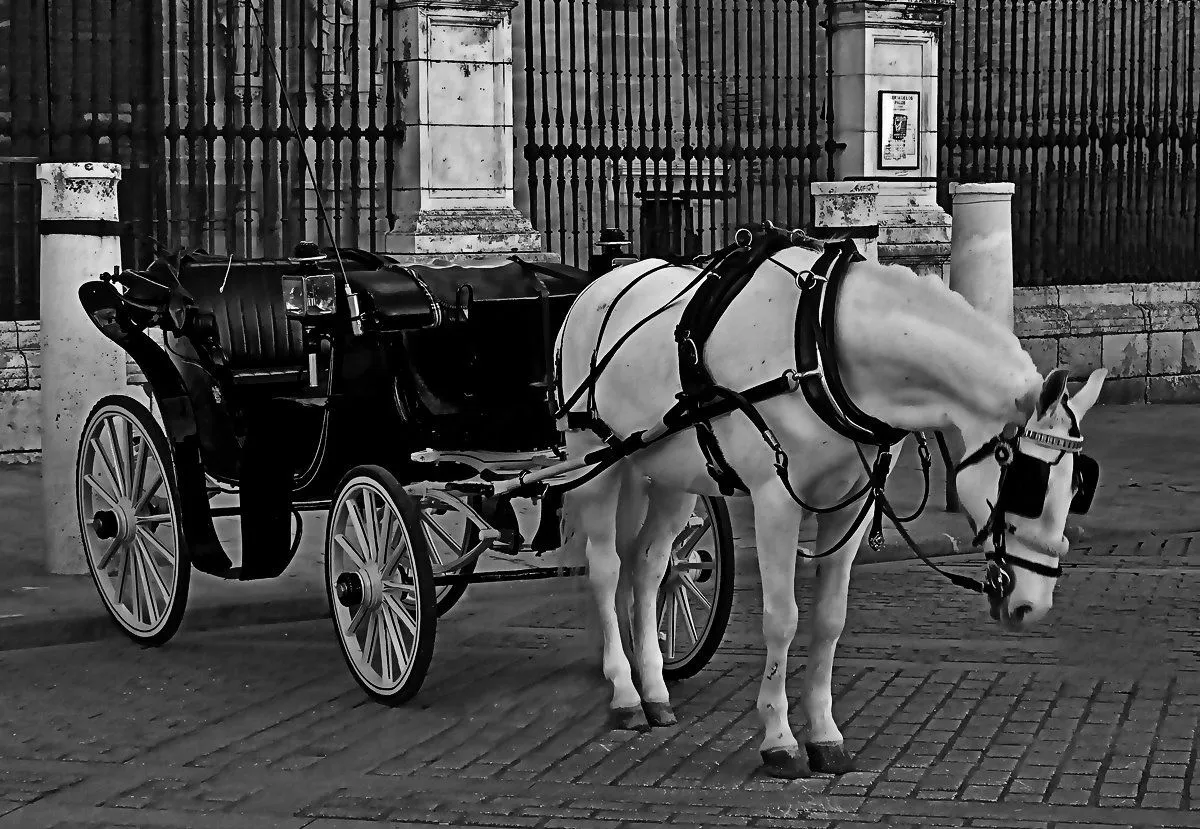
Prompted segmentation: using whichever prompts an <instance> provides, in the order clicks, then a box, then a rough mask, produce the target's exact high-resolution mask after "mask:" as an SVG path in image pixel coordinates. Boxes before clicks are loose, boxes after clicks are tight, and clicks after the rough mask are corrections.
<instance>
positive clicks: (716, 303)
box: [668, 232, 792, 496]
mask: <svg viewBox="0 0 1200 829" xmlns="http://www.w3.org/2000/svg"><path fill="white" fill-rule="evenodd" d="M791 244H792V243H791V240H790V239H789V237H788V235H787V234H786V233H782V232H775V233H766V234H763V235H762V236H760V237H759V238H758V239H757V240H755V241H754V242H753V243H752V244H751V245H750V247H748V248H740V249H736V250H734V251H733V252H731V253H730V254H729V255H728V256H726V257H725V258H724V259H722V260H721V262H720V263H719V264H718V265H717V267H715V268H714V269H713V270H712V272H711V273H710V274H709V275H708V277H707V278H706V279H705V280H704V281H703V282H701V283H700V286H699V287H698V288H697V289H696V292H695V293H694V294H692V297H691V299H690V300H688V304H687V306H685V307H684V309H683V313H682V315H681V316H680V318H679V324H678V326H676V328H675V342H676V345H677V347H678V349H679V381H680V386H681V388H682V391H680V393H679V394H678V395H677V399H678V401H679V402H678V403H677V404H676V406H675V407H674V408H673V409H672V410H671V413H670V414H669V415H668V417H669V418H675V419H684V418H686V417H687V415H688V413H689V412H693V413H694V412H695V410H696V409H697V408H699V407H702V406H704V405H706V404H711V403H713V402H715V401H717V400H720V399H723V397H724V396H723V395H722V394H720V393H719V392H718V391H717V388H716V386H715V383H714V380H713V377H712V374H710V373H709V371H708V367H707V366H706V365H705V364H704V347H705V345H706V344H707V343H708V338H709V336H710V335H711V334H712V332H713V329H714V328H715V327H716V325H717V322H718V321H719V320H720V319H721V315H722V314H724V313H725V311H726V309H728V308H729V306H730V304H731V303H732V302H733V300H734V299H736V298H737V296H738V294H740V293H741V292H742V289H743V288H745V287H746V285H747V284H748V283H749V282H750V279H751V278H752V277H753V276H754V274H755V272H756V271H757V270H758V268H759V267H760V266H761V265H762V264H763V263H764V262H766V261H767V260H768V259H770V258H771V257H772V256H774V255H775V254H776V253H778V252H779V251H781V250H783V249H784V248H787V247H790V246H791ZM726 399H727V398H726ZM696 441H697V443H699V444H700V451H701V452H702V453H703V454H704V460H705V462H706V464H707V467H708V473H709V475H711V476H712V477H713V480H715V481H716V482H717V486H718V487H719V489H720V491H721V494H722V495H726V496H729V495H733V494H735V493H738V492H743V493H745V492H748V490H747V488H746V485H745V483H743V481H742V479H741V477H740V476H739V475H738V474H737V472H736V471H735V470H734V469H733V468H732V467H731V466H730V465H729V462H728V461H727V460H725V455H724V454H723V453H722V452H721V446H720V443H719V442H718V440H717V436H716V435H715V434H714V433H713V430H712V426H711V425H710V424H709V422H708V421H707V420H700V421H698V422H697V423H696Z"/></svg>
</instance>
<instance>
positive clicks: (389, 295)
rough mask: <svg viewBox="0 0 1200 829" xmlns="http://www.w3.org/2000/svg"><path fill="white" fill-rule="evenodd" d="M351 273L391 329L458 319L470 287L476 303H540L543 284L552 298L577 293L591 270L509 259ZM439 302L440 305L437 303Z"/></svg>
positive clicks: (382, 322) (354, 284) (358, 288)
mask: <svg viewBox="0 0 1200 829" xmlns="http://www.w3.org/2000/svg"><path fill="white" fill-rule="evenodd" d="M346 277H347V279H348V280H349V282H350V286H351V287H352V288H353V289H354V290H355V291H356V292H358V293H359V294H360V296H365V297H366V298H367V299H368V302H369V312H370V314H371V315H372V317H373V318H374V320H375V322H376V324H377V325H379V326H380V327H381V328H384V329H391V330H404V329H414V328H426V327H430V326H432V325H434V324H436V323H437V322H438V320H439V318H440V319H441V320H442V321H445V320H446V319H448V318H453V317H454V316H455V311H456V310H457V309H458V307H459V302H460V297H461V293H460V290H461V289H463V288H464V286H465V287H466V288H467V289H469V293H470V296H471V301H472V303H480V302H484V303H500V302H520V301H522V300H524V301H526V302H530V301H533V302H536V301H538V299H539V297H540V296H541V285H542V284H544V285H545V286H546V290H547V291H548V292H549V295H550V296H551V297H560V296H570V297H574V296H575V295H576V294H577V293H579V291H580V290H581V289H582V288H583V286H584V285H586V284H587V281H588V277H587V273H586V272H585V271H581V270H579V269H577V268H572V267H570V266H566V265H544V264H542V263H537V264H536V265H531V264H530V263H527V262H523V261H514V260H508V259H505V260H492V261H487V262H482V263H480V264H477V265H476V264H458V263H450V262H443V263H438V262H435V263H433V264H428V265H400V264H395V263H392V264H386V265H384V266H383V267H380V268H376V269H373V270H369V271H367V270H355V271H348V272H347V274H346ZM435 303H436V305H437V306H439V307H436V308H435Z"/></svg>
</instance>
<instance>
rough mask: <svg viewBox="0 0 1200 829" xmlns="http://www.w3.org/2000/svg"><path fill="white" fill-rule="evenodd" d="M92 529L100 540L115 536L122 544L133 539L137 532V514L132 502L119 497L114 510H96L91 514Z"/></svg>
mask: <svg viewBox="0 0 1200 829" xmlns="http://www.w3.org/2000/svg"><path fill="white" fill-rule="evenodd" d="M91 524H92V529H93V530H94V531H95V533H96V537H97V538H100V539H101V540H107V539H110V538H115V539H117V540H118V541H120V543H122V544H128V543H129V542H130V541H133V537H134V536H135V535H136V534H137V515H136V514H135V513H134V511H133V504H131V503H129V501H128V500H126V499H121V504H120V506H119V507H118V508H117V509H115V510H108V509H102V510H97V511H96V512H95V513H94V514H93V515H92V521H91Z"/></svg>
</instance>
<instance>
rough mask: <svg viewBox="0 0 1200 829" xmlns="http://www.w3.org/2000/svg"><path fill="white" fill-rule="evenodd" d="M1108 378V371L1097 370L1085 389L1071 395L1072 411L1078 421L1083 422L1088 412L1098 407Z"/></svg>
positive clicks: (1085, 384)
mask: <svg viewBox="0 0 1200 829" xmlns="http://www.w3.org/2000/svg"><path fill="white" fill-rule="evenodd" d="M1107 376H1108V369H1106V368H1098V369H1096V370H1095V371H1093V372H1092V374H1091V376H1090V377H1088V379H1087V382H1086V383H1084V384H1083V388H1081V389H1080V390H1079V391H1077V392H1075V394H1073V395H1071V411H1073V412H1075V417H1076V419H1078V420H1083V416H1084V415H1085V414H1087V413H1088V410H1089V409H1091V408H1092V406H1094V405H1096V398H1098V397H1099V396H1100V389H1101V388H1103V386H1104V378H1105V377H1107Z"/></svg>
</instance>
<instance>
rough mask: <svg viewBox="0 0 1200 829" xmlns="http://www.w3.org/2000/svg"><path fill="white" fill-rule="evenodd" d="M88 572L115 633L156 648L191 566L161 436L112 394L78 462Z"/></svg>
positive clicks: (174, 619)
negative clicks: (122, 633)
mask: <svg viewBox="0 0 1200 829" xmlns="http://www.w3.org/2000/svg"><path fill="white" fill-rule="evenodd" d="M75 475H76V480H75V488H76V503H77V504H78V509H79V534H80V537H81V538H82V540H83V547H84V557H85V558H86V559H87V565H88V570H89V571H90V572H91V574H92V579H93V581H95V583H96V589H97V590H98V591H99V592H100V598H101V599H102V600H103V601H104V606H105V607H106V608H107V609H108V613H109V615H110V616H111V617H112V619H113V621H114V622H116V624H117V627H119V628H120V629H121V630H122V631H124V632H125V634H126V635H127V636H129V638H131V639H133V640H134V641H135V642H138V643H140V644H143V645H148V646H154V645H161V644H162V643H164V642H166V641H167V640H168V639H170V638H171V637H172V636H174V635H175V631H177V630H178V629H179V623H180V622H181V621H182V620H183V611H184V609H185V608H186V607H187V598H188V584H189V579H190V577H191V571H192V567H191V559H190V558H189V556H188V551H187V545H186V543H185V542H184V538H183V531H182V527H181V526H180V521H179V503H180V498H179V487H178V486H177V484H176V483H175V471H174V468H173V466H172V463H171V450H170V447H169V445H168V444H167V439H166V436H165V435H164V434H163V432H162V429H161V428H160V427H159V425H158V423H157V422H155V420H154V416H153V415H151V414H150V412H149V410H148V409H146V407H145V406H143V405H142V404H141V403H138V402H137V401H136V400H132V399H130V398H128V397H124V396H122V395H110V396H108V397H105V398H104V399H102V400H101V401H100V402H99V403H97V404H96V406H95V407H94V408H93V409H92V411H91V414H89V415H88V418H87V420H86V421H85V422H84V426H83V433H82V437H81V438H80V441H79V454H78V457H77V459H76V463H75Z"/></svg>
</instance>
